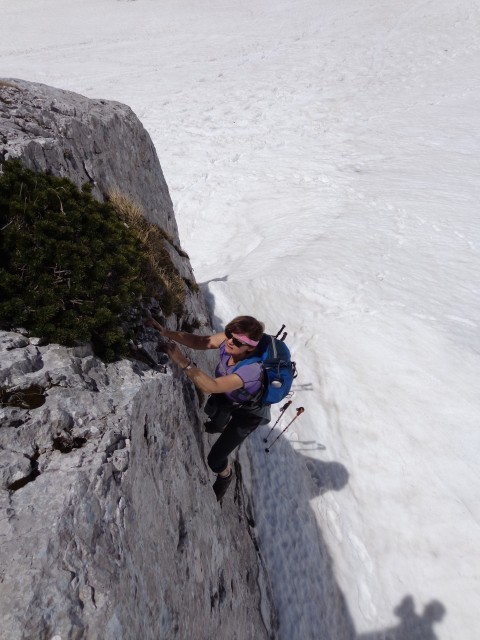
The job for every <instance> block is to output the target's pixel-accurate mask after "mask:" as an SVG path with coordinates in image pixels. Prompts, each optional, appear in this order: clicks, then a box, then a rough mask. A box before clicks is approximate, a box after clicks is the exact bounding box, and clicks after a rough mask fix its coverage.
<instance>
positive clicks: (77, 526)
mask: <svg viewBox="0 0 480 640" xmlns="http://www.w3.org/2000/svg"><path fill="white" fill-rule="evenodd" d="M0 361H1V366H0V386H1V388H2V389H8V390H9V393H10V395H9V397H8V398H4V402H5V406H4V408H3V411H2V423H1V427H0V447H1V449H0V481H1V490H0V512H1V518H0V540H1V545H0V567H1V569H0V573H1V577H0V618H1V619H2V634H1V635H2V637H5V638H7V637H8V638H11V639H12V640H14V639H17V638H18V639H20V638H48V639H50V638H52V637H54V636H59V637H60V638H62V640H64V639H67V638H75V639H77V638H78V639H80V638H82V639H84V638H92V639H93V638H105V639H107V638H111V639H112V640H114V639H115V640H119V639H121V638H132V639H135V638H152V639H158V638H199V639H200V638H201V639H203V638H212V637H214V636H215V635H216V634H217V633H218V631H219V629H221V633H222V635H223V634H226V636H227V637H231V638H239V639H246V638H252V639H253V638H267V637H268V633H267V630H266V625H267V626H269V617H270V614H267V616H266V617H267V619H266V620H264V619H263V618H262V614H261V612H260V588H259V580H261V579H262V578H261V575H259V568H258V557H257V554H256V551H255V548H254V544H253V542H252V540H251V538H250V537H249V535H248V524H247V521H246V517H245V515H244V514H243V512H242V509H241V508H239V507H240V506H241V505H239V501H240V502H241V500H242V491H241V486H237V489H236V491H231V493H230V495H228V496H227V497H226V499H225V501H224V505H223V508H221V507H220V506H219V505H218V504H217V502H216V500H215V496H214V494H213V491H212V489H211V486H210V485H211V483H212V474H211V473H209V472H208V470H207V468H206V466H205V463H204V453H205V445H206V444H207V443H206V442H205V441H204V436H202V424H201V420H200V418H199V415H198V414H199V410H198V401H197V397H196V393H195V391H194V389H193V388H192V387H191V385H190V383H186V382H185V380H186V379H185V377H184V376H183V374H182V373H181V372H180V371H173V372H172V371H168V372H166V373H160V372H158V371H154V370H152V369H150V368H148V367H147V366H146V365H143V364H141V363H138V362H135V361H128V360H123V361H121V362H118V363H114V364H109V365H104V364H103V363H102V362H101V361H99V360H98V359H97V358H95V357H94V356H92V354H91V353H90V352H89V350H88V348H84V347H83V348H77V349H67V348H64V347H59V346H58V345H47V346H43V347H37V346H34V345H32V344H30V343H29V342H27V343H25V338H23V337H22V336H20V335H18V334H12V333H5V332H0ZM32 389H33V390H34V393H32V392H31V390H32ZM39 402H43V404H41V405H40V406H37V407H36V408H31V405H32V403H33V404H39ZM265 604H266V603H265V602H264V603H263V606H265ZM267 606H268V605H267Z"/></svg>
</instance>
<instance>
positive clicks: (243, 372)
mask: <svg viewBox="0 0 480 640" xmlns="http://www.w3.org/2000/svg"><path fill="white" fill-rule="evenodd" d="M229 359H230V355H229V354H228V353H226V352H225V342H222V344H221V345H220V362H219V363H218V364H217V368H216V369H215V377H216V378H221V377H222V376H227V375H229V374H231V373H235V374H236V375H237V376H238V377H239V378H241V379H242V380H243V387H242V388H241V389H235V391H230V392H229V393H226V394H225V395H226V396H227V398H228V399H229V400H231V401H232V402H240V403H242V402H248V401H249V400H251V399H252V397H253V396H255V394H257V393H258V392H259V391H260V389H261V388H262V385H263V367H262V365H261V364H260V362H252V363H250V364H245V365H243V366H242V367H238V369H237V370H236V371H234V370H233V369H234V367H235V364H233V365H232V366H230V367H229V366H228V365H227V362H228V361H229Z"/></svg>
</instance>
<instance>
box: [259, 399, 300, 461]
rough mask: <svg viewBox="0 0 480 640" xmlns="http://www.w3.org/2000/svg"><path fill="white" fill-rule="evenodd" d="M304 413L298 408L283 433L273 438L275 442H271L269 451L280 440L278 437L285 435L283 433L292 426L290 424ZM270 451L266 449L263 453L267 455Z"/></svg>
mask: <svg viewBox="0 0 480 640" xmlns="http://www.w3.org/2000/svg"><path fill="white" fill-rule="evenodd" d="M304 411H305V409H304V408H303V407H298V409H297V415H296V416H294V417H293V418H292V419H291V420H290V422H289V423H288V424H287V426H286V427H285V429H284V430H283V431H281V432H280V433H279V434H278V436H277V437H276V438H275V440H274V441H273V442H272V444H271V445H270V449H271V448H272V447H273V445H274V444H275V442H276V441H277V440H278V439H279V438H280V436H281V435H283V434H284V433H285V431H286V430H287V429H288V427H289V426H290V425H291V424H292V422H294V421H295V420H296V419H297V418H298V416H301V415H302V413H303V412H304ZM270 449H269V448H268V447H267V448H266V449H265V451H266V452H267V453H269V452H270Z"/></svg>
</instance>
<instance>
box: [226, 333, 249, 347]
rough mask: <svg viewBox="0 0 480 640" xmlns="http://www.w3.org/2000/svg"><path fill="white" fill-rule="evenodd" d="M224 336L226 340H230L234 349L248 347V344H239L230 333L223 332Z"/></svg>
mask: <svg viewBox="0 0 480 640" xmlns="http://www.w3.org/2000/svg"><path fill="white" fill-rule="evenodd" d="M225 335H226V336H227V338H228V340H231V341H232V342H233V344H234V345H235V346H236V347H238V348H240V347H248V344H245V342H240V340H237V339H236V338H235V337H234V335H233V333H232V332H231V331H225Z"/></svg>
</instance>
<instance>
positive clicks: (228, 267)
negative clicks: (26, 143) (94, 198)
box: [0, 0, 480, 640]
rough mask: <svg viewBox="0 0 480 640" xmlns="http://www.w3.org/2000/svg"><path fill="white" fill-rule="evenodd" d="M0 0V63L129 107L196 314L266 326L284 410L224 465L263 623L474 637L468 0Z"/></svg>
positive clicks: (474, 252) (292, 635)
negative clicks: (157, 172)
mask: <svg viewBox="0 0 480 640" xmlns="http://www.w3.org/2000/svg"><path fill="white" fill-rule="evenodd" d="M0 9H1V15H2V22H1V24H0V35H1V38H0V64H1V66H0V69H1V73H2V75H3V76H5V77H8V76H10V77H19V78H24V79H26V80H34V81H39V82H44V83H47V84H51V85H54V86H58V87H62V88H65V89H70V90H73V91H77V92H79V93H83V94H84V95H87V96H91V97H96V98H106V99H115V100H120V101H122V102H124V103H127V104H129V105H130V106H131V107H132V108H133V110H134V111H135V112H136V114H137V115H138V116H139V117H140V118H141V120H142V122H143V123H144V125H145V127H146V128H147V130H148V131H149V133H150V134H151V135H152V138H153V140H154V142H155V145H156V148H157V151H158V155H159V157H160V161H161V163H162V168H163V170H164V173H165V176H166V179H167V182H168V185H169V187H170V191H171V195H172V199H173V202H174V206H175V212H176V217H177V221H178V224H179V229H180V234H181V238H182V243H183V245H184V247H185V248H186V250H187V251H188V253H189V254H190V256H191V259H192V264H193V266H194V268H195V271H196V275H197V279H198V281H199V282H201V283H203V284H202V287H203V289H204V291H205V292H206V293H207V295H208V296H209V298H210V300H211V301H212V305H213V311H214V314H215V320H216V322H217V324H218V325H219V326H220V325H221V324H222V323H223V322H226V321H228V320H229V319H230V318H231V317H232V316H233V315H235V314H237V313H253V314H254V315H257V316H258V317H259V318H260V319H262V320H264V321H265V323H266V326H267V330H269V331H270V332H273V333H275V332H276V330H277V328H279V326H280V324H281V323H282V322H284V323H285V324H286V325H287V327H288V329H289V338H288V343H289V346H291V348H292V351H293V353H294V356H295V359H296V360H297V364H298V367H299V371H300V376H299V378H298V380H297V383H296V386H295V389H296V392H295V397H294V406H300V405H302V406H305V408H306V411H305V414H304V415H303V416H302V417H301V418H300V419H299V420H298V422H297V423H295V424H294V426H293V425H292V429H291V431H289V432H288V433H287V435H286V437H282V438H281V439H280V440H279V441H278V442H277V443H276V444H275V447H274V449H272V452H271V453H270V454H266V453H265V451H264V448H265V445H264V443H263V441H262V438H263V437H264V435H265V434H264V432H258V433H256V434H254V435H253V436H252V437H251V438H250V439H249V441H248V445H247V446H248V451H249V452H250V456H251V471H250V473H249V474H246V479H247V481H248V483H249V486H250V489H251V492H252V494H253V496H254V502H255V519H256V530H257V532H258V536H259V539H260V543H261V549H262V553H263V555H264V557H265V559H266V563H267V566H268V567H269V570H270V573H271V576H272V585H273V588H274V592H275V595H276V599H277V604H278V608H279V621H280V628H279V637H280V638H282V639H283V640H294V639H296V638H302V639H304V638H312V639H316V638H322V639H325V638H331V639H332V640H350V639H352V640H353V638H356V639H358V640H380V639H381V638H382V639H384V638H385V637H388V638H392V639H393V640H430V639H432V640H433V639H434V638H438V640H453V639H455V640H457V639H458V638H461V639H462V640H476V638H477V635H478V631H477V629H478V621H477V615H476V607H477V601H478V599H479V597H480V587H479V575H480V560H479V557H478V539H479V534H480V532H479V522H480V507H479V505H480V481H479V477H480V474H479V463H478V452H479V451H480V433H479V429H478V419H479V415H480V406H479V397H478V388H479V387H480V384H479V383H480V363H479V352H480V340H479V336H478V324H479V321H480V296H479V282H480V260H479V241H480V224H479V219H478V202H479V199H480V198H479V196H480V183H479V180H478V176H479V175H480V160H479V158H480V153H479V152H480V134H479V129H478V113H479V109H480V89H479V87H480V40H479V38H478V33H479V28H480V15H479V6H478V3H476V2H473V1H471V0H456V1H454V2H451V1H449V2H447V0H437V1H435V2H434V1H433V0H426V1H416V0H405V1H404V2H402V3H393V2H385V1H380V0H363V1H362V2H360V3H358V2H353V0H340V1H338V0H336V1H335V2H333V1H332V0H325V1H324V2H322V3H314V2H310V1H309V0H299V1H297V2H295V3H294V2H293V1H292V0H279V1H277V2H275V3H273V2H271V1H267V0H261V1H260V2H255V3H254V2H252V0H245V1H244V2H242V3H241V4H238V3H232V2H228V0H222V2H220V0H209V1H208V2H207V3H202V4H198V3H194V2H192V1H191V0H178V1H177V2H175V3H173V2H168V1H167V2H165V3H162V5H161V7H160V6H159V4H158V3H157V2H155V0H138V2H128V1H124V2H122V1H114V0H95V2H94V1H93V0H82V1H80V2H78V1H75V2H74V1H73V0H63V1H62V2H60V0H44V1H43V2H42V3H37V2H34V0H22V1H19V2H17V3H15V4H12V3H10V2H7V1H6V0H0ZM280 427H281V425H280ZM275 433H277V431H276V432H275ZM272 438H273V436H272ZM433 601H438V602H440V603H441V605H442V606H443V607H444V609H445V612H444V613H445V615H444V616H442V615H441V612H442V611H441V608H439V605H431V603H432V602H433ZM429 605H431V606H429Z"/></svg>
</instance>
